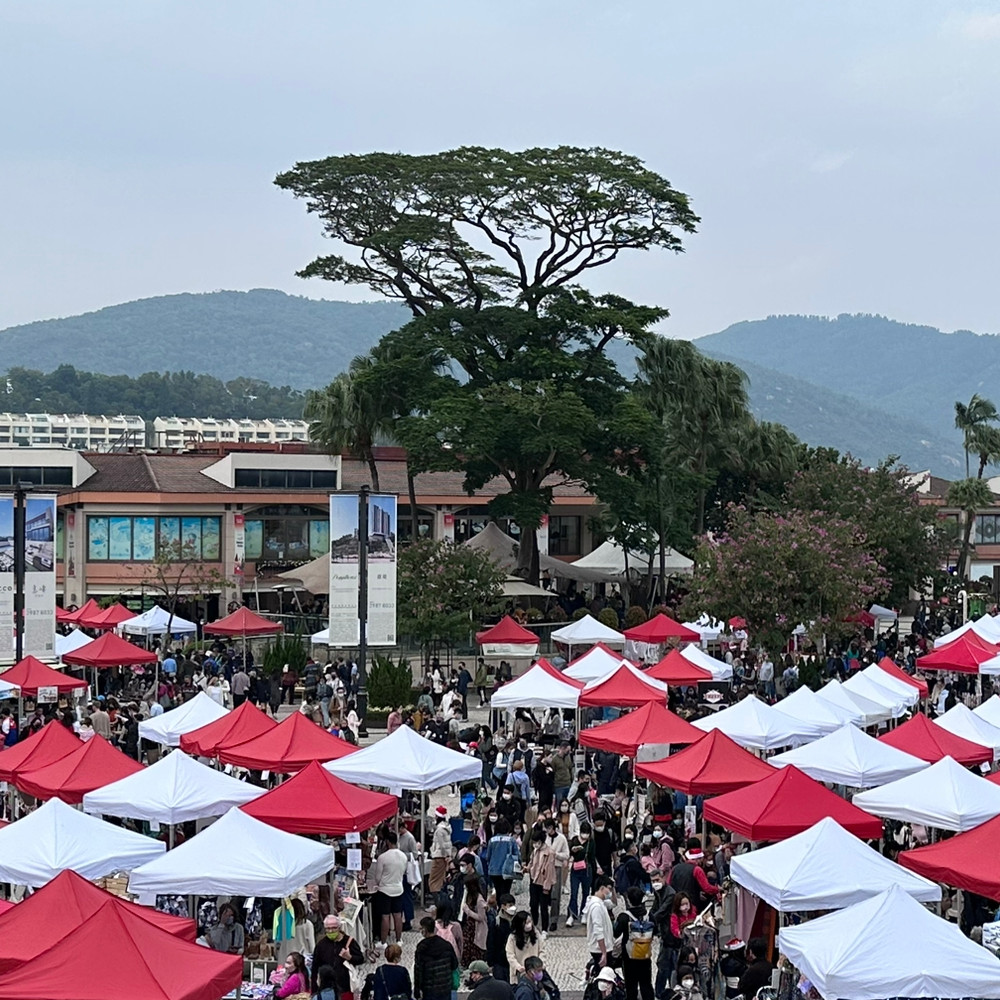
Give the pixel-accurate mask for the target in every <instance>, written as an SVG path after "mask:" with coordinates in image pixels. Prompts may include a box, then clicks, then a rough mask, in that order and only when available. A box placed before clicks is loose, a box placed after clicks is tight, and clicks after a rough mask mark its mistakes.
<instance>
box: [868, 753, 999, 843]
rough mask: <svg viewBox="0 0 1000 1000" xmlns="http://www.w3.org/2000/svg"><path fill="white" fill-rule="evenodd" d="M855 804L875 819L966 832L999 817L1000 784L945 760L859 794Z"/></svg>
mask: <svg viewBox="0 0 1000 1000" xmlns="http://www.w3.org/2000/svg"><path fill="white" fill-rule="evenodd" d="M852 801H853V802H854V804H855V805H856V806H857V807H858V808H859V809H864V811H865V812H869V813H871V814H872V815H873V816H882V817H884V818H886V819H899V820H904V821H905V822H907V823H923V824H924V825H925V826H933V827H937V828H938V829H939V830H954V831H955V832H957V833H963V832H964V831H966V830H971V829H973V828H974V827H977V826H979V825H980V824H981V823H985V822H986V821H987V820H988V819H993V817H994V816H1000V785H994V784H993V783H992V782H989V781H987V780H986V779H985V778H982V777H980V776H979V775H976V774H973V773H972V772H971V771H968V770H966V769H965V768H964V767H962V765H961V764H959V763H958V762H957V761H956V760H954V759H953V758H952V757H942V758H941V760H939V761H938V762H937V763H936V764H931V766H930V767H926V768H924V769H923V770H922V771H917V772H916V774H911V775H909V776H907V777H905V778H899V779H898V780H897V781H893V782H890V783H889V784H888V785H883V786H882V787H881V788H871V789H869V790H868V791H867V792H858V794H857V795H855V796H854V798H853V800H852Z"/></svg>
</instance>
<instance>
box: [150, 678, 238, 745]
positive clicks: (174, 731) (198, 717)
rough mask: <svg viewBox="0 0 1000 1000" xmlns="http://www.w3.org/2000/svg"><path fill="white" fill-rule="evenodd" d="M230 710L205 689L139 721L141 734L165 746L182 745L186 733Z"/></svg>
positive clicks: (219, 717) (213, 720)
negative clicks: (182, 738)
mask: <svg viewBox="0 0 1000 1000" xmlns="http://www.w3.org/2000/svg"><path fill="white" fill-rule="evenodd" d="M228 712H229V709H228V708H223V707H222V706H221V705H220V704H219V703H218V702H217V701H215V699H213V698H210V697H209V696H208V695H207V694H205V692H204V691H199V692H198V693H197V694H196V695H195V696H194V697H193V698H192V699H191V700H190V701H186V702H184V704H183V705H178V706H177V708H172V709H170V711H169V712H164V713H163V714H162V715H154V716H153V717H152V718H150V719H144V720H143V721H142V722H140V723H139V735H140V736H141V737H142V739H144V740H149V741H150V742H152V743H160V744H162V745H163V746H168V747H176V746H180V743H181V737H182V736H183V735H184V734H185V733H193V732H194V731H195V730H196V729H200V728H201V727H202V726H207V725H208V724H209V723H210V722H215V721H216V720H217V719H221V718H222V717H223V716H224V715H226V714H228Z"/></svg>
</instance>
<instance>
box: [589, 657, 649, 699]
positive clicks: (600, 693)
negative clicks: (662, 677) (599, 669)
mask: <svg viewBox="0 0 1000 1000" xmlns="http://www.w3.org/2000/svg"><path fill="white" fill-rule="evenodd" d="M650 701H655V702H659V703H660V704H661V705H665V704H666V701H667V685H666V684H663V683H662V682H661V681H658V680H656V679H655V678H651V677H647V676H646V675H645V674H644V673H642V671H640V670H637V669H636V668H635V667H633V666H632V664H631V663H621V664H619V665H618V667H617V669H615V670H614V671H612V672H611V673H610V674H608V676H607V677H599V678H598V679H597V680H593V681H591V682H590V683H589V684H588V685H587V686H586V687H585V688H584V689H583V690H582V691H581V692H580V707H581V708H584V707H590V708H593V707H600V706H602V705H606V706H610V707H618V708H638V707H639V706H640V705H645V704H646V703H647V702H650Z"/></svg>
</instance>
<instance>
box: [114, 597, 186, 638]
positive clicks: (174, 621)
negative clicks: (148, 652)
mask: <svg viewBox="0 0 1000 1000" xmlns="http://www.w3.org/2000/svg"><path fill="white" fill-rule="evenodd" d="M168 626H169V628H170V634H171V635H193V634H194V633H195V632H197V631H198V626H197V625H195V623H194V622H189V621H186V620H185V619H184V618H180V617H179V616H178V615H174V616H173V617H171V616H170V612H169V611H165V610H164V609H163V608H161V607H160V606H159V604H154V605H153V606H152V607H151V608H150V609H149V610H148V611H143V613H142V614H141V615H136V616H135V618H128V619H126V620H125V621H123V622H122V623H121V626H120V627H121V630H122V631H123V632H127V633H128V634H129V635H165V634H166V632H167V628H168Z"/></svg>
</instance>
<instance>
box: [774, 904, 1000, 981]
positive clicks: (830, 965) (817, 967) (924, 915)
mask: <svg viewBox="0 0 1000 1000" xmlns="http://www.w3.org/2000/svg"><path fill="white" fill-rule="evenodd" d="M778 950H779V951H780V952H781V954H782V955H785V956H786V957H787V958H788V959H789V960H790V961H791V962H792V964H793V965H794V966H795V967H796V968H797V969H799V970H800V971H801V972H802V973H803V974H804V975H805V976H806V978H808V979H809V981H810V982H811V983H812V985H813V986H814V987H815V988H816V990H817V991H818V992H819V994H820V995H821V996H823V997H828V998H834V997H842V998H850V1000H883V998H885V997H982V998H988V1000H995V998H997V997H1000V961H997V959H996V958H995V957H994V956H993V955H991V954H990V953H989V952H988V951H987V950H986V949H985V948H983V947H982V946H981V945H978V944H976V943H975V942H974V941H970V940H969V939H968V938H967V937H966V936H965V935H964V934H963V933H962V932H961V931H960V930H959V929H958V927H956V926H955V925H954V924H950V923H948V922H947V921H945V920H942V919H941V918H940V917H938V916H935V915H934V914H933V913H931V912H929V911H928V910H927V909H925V908H924V907H923V906H922V905H921V904H920V903H918V902H917V901H916V900H915V899H912V898H911V897H910V896H909V895H907V894H906V893H905V892H904V891H903V890H902V889H900V888H899V887H898V886H893V887H891V888H890V889H887V890H886V891H885V892H881V893H879V894H878V895H877V896H872V897H871V898H870V899H866V900H863V901H862V902H860V903H856V904H855V905H854V906H849V907H847V908H846V909H843V910H838V911H837V912H836V913H829V914H827V915H826V916H824V917H817V918H816V919H815V920H809V921H806V922H805V923H803V924H799V925H798V926H797V927H783V928H782V929H781V930H780V931H779V932H778Z"/></svg>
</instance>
